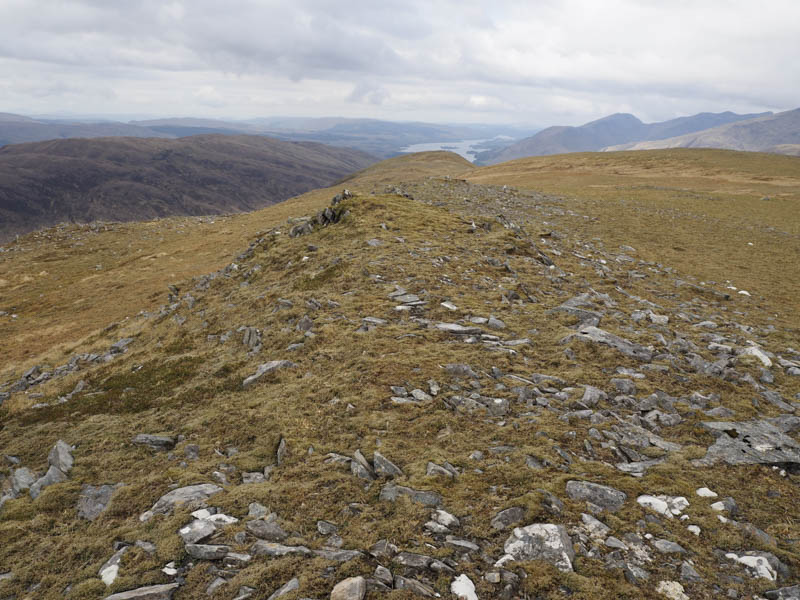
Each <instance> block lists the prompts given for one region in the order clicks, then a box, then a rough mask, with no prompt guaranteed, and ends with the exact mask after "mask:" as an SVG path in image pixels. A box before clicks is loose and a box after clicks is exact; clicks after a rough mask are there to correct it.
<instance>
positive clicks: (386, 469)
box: [372, 450, 404, 477]
mask: <svg viewBox="0 0 800 600" xmlns="http://www.w3.org/2000/svg"><path fill="white" fill-rule="evenodd" d="M372 464H373V465H374V467H375V473H377V474H378V475H380V476H382V477H403V476H404V473H403V471H402V469H401V468H400V467H398V466H397V465H396V464H394V463H393V462H392V461H390V460H389V459H388V458H386V457H385V456H383V454H381V453H380V452H378V451H377V450H376V451H375V452H373V453H372Z"/></svg>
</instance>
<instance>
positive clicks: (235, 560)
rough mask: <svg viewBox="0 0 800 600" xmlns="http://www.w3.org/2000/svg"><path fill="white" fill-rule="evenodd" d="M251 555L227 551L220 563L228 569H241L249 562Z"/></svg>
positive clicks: (251, 558)
mask: <svg viewBox="0 0 800 600" xmlns="http://www.w3.org/2000/svg"><path fill="white" fill-rule="evenodd" d="M240 533H241V532H240ZM251 560H253V557H252V556H250V555H249V554H243V553H240V552H228V554H226V555H225V558H223V559H222V564H223V565H225V566H226V567H228V568H230V569H243V568H245V567H246V566H247V565H249V564H250V561H251Z"/></svg>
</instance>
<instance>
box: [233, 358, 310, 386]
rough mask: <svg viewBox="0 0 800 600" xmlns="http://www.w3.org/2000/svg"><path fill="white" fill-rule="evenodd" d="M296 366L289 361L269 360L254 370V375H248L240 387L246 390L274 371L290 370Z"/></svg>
mask: <svg viewBox="0 0 800 600" xmlns="http://www.w3.org/2000/svg"><path fill="white" fill-rule="evenodd" d="M296 366H297V365H296V364H295V363H293V362H292V361H289V360H271V361H269V362H267V363H264V364H262V365H260V366H259V367H258V369H256V372H255V373H253V374H252V375H250V377H247V378H246V379H245V380H244V381H243V382H242V387H243V388H248V387H250V386H251V385H253V384H254V383H257V382H258V381H260V380H261V379H262V378H264V377H266V376H267V375H269V374H270V373H273V372H275V371H277V370H279V369H291V368H293V367H296Z"/></svg>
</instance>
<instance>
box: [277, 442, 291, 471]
mask: <svg viewBox="0 0 800 600" xmlns="http://www.w3.org/2000/svg"><path fill="white" fill-rule="evenodd" d="M288 452H289V446H288V444H287V443H286V439H285V438H284V437H281V441H280V442H278V449H277V450H275V463H276V464H277V465H278V466H279V467H280V466H281V464H283V461H284V459H285V458H286V454H287V453H288Z"/></svg>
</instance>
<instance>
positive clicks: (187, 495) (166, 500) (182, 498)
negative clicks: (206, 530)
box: [139, 483, 222, 521]
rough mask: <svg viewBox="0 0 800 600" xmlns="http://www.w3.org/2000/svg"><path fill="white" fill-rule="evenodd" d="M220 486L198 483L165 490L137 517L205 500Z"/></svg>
mask: <svg viewBox="0 0 800 600" xmlns="http://www.w3.org/2000/svg"><path fill="white" fill-rule="evenodd" d="M221 491H222V488H221V487H219V486H218V485H214V484H213V483H199V484H196V485H187V486H185V487H181V488H177V489H174V490H172V491H171V492H167V493H166V494H164V495H163V496H161V498H159V499H158V501H157V502H156V503H155V504H154V505H153V508H151V509H150V510H149V511H147V512H146V513H144V514H143V515H142V516H140V517H139V520H141V521H147V520H149V519H150V518H151V517H152V516H153V515H166V514H169V513H170V512H172V509H173V508H175V507H176V506H182V505H183V504H188V503H189V502H195V501H198V500H207V499H208V498H209V497H211V496H213V495H214V494H218V493H220V492H221Z"/></svg>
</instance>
